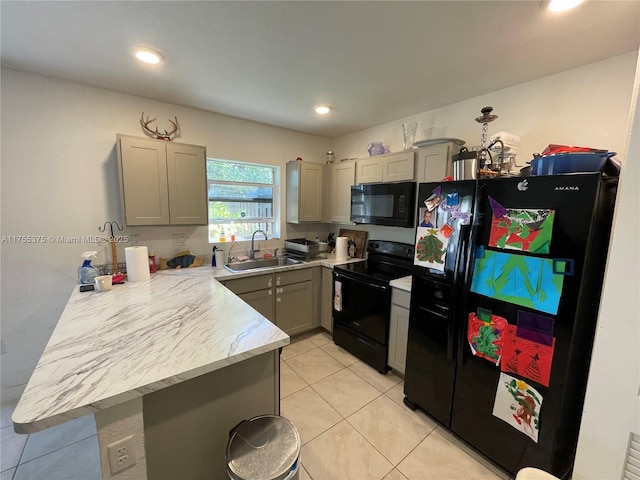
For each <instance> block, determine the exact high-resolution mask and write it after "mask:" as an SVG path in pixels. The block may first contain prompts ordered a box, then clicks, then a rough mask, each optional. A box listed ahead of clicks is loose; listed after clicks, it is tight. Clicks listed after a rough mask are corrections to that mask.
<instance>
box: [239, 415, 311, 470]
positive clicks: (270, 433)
mask: <svg viewBox="0 0 640 480" xmlns="http://www.w3.org/2000/svg"><path fill="white" fill-rule="evenodd" d="M299 457H300V435H299V434H298V430H297V429H296V427H295V426H294V425H293V423H291V422H290V421H289V420H287V419H286V418H284V417H280V416H278V415H261V416H258V417H254V418H252V419H250V420H244V421H243V422H241V423H240V424H239V425H237V426H236V427H235V428H234V429H233V430H232V431H231V432H230V434H229V443H228V445H227V471H228V473H229V476H230V477H231V478H232V479H234V480H282V479H284V478H286V476H287V475H288V474H289V472H290V471H291V468H292V467H293V466H294V465H295V463H296V462H297V460H298V458H299Z"/></svg>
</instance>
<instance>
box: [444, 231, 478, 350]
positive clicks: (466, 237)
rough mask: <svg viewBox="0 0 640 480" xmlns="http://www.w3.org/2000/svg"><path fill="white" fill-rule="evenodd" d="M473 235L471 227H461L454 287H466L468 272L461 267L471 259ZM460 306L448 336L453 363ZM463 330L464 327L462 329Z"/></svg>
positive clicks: (455, 307)
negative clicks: (469, 252) (456, 323)
mask: <svg viewBox="0 0 640 480" xmlns="http://www.w3.org/2000/svg"><path fill="white" fill-rule="evenodd" d="M472 234H473V230H472V228H471V226H470V225H462V226H460V244H459V245H458V251H457V252H456V261H455V266H454V268H455V270H454V273H453V274H454V285H463V286H464V285H466V271H463V272H460V268H461V265H462V266H464V265H465V264H466V260H467V258H468V257H469V255H468V252H467V249H468V248H469V242H470V240H471V236H472ZM460 277H462V279H463V282H462V283H461V282H460ZM458 292H459V293H460V294H462V295H463V296H464V292H463V291H461V290H458ZM458 308H459V307H458V306H454V311H453V312H451V313H450V314H449V335H448V336H447V360H449V361H453V360H454V356H455V351H456V337H457V336H458V335H460V334H461V332H456V326H455V322H456V318H457V314H456V313H457V312H456V310H458ZM460 328H462V327H460Z"/></svg>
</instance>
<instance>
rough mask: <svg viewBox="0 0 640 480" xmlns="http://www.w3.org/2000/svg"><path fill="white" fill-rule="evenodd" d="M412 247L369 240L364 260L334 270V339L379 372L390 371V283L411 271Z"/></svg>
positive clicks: (339, 266)
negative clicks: (388, 358)
mask: <svg viewBox="0 0 640 480" xmlns="http://www.w3.org/2000/svg"><path fill="white" fill-rule="evenodd" d="M413 254H414V246H413V245H411V244H406V243H399V242H390V241H386V240H369V242H368V243H367V260H366V261H364V262H358V263H349V264H345V265H337V266H336V267H335V268H334V269H333V295H334V297H333V298H334V302H333V340H334V342H335V343H336V344H337V345H339V346H341V347H342V348H344V349H345V350H347V351H348V352H350V353H352V354H353V355H355V356H356V357H358V358H359V359H361V360H362V361H363V362H365V363H367V364H369V365H371V366H372V367H373V368H375V369H376V370H378V371H379V372H380V373H386V372H387V371H388V370H389V367H388V365H387V356H388V351H389V316H390V311H391V287H390V285H389V282H390V281H391V280H395V279H398V278H402V277H405V276H408V275H411V273H412V266H413Z"/></svg>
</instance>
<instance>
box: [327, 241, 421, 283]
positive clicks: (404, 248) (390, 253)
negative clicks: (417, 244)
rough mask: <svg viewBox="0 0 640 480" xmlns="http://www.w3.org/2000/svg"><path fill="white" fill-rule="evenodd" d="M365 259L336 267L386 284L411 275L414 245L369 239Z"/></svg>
mask: <svg viewBox="0 0 640 480" xmlns="http://www.w3.org/2000/svg"><path fill="white" fill-rule="evenodd" d="M367 253H368V257H367V260H366V261H364V262H357V263H347V264H345V265H336V267H335V268H336V269H339V270H342V271H345V272H348V273H350V274H352V275H355V276H359V277H362V278H365V279H367V280H370V281H371V280H373V281H376V282H377V283H380V284H388V283H389V282H390V281H391V280H395V279H397V278H402V277H406V276H407V275H411V271H412V266H413V253H414V246H413V245H410V244H407V243H400V242H390V241H382V240H369V242H368V243H367Z"/></svg>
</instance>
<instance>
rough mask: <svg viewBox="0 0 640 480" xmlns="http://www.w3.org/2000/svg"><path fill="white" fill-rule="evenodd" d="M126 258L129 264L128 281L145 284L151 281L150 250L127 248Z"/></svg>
mask: <svg viewBox="0 0 640 480" xmlns="http://www.w3.org/2000/svg"><path fill="white" fill-rule="evenodd" d="M124 258H125V261H126V263H127V280H129V281H130V282H144V281H145V280H149V278H150V277H151V274H150V273H149V250H148V249H147V247H125V249H124Z"/></svg>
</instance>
